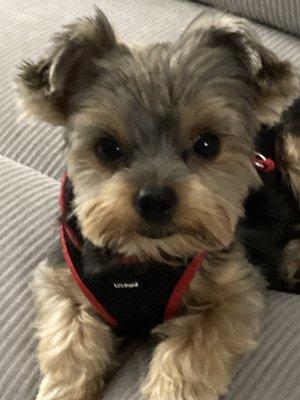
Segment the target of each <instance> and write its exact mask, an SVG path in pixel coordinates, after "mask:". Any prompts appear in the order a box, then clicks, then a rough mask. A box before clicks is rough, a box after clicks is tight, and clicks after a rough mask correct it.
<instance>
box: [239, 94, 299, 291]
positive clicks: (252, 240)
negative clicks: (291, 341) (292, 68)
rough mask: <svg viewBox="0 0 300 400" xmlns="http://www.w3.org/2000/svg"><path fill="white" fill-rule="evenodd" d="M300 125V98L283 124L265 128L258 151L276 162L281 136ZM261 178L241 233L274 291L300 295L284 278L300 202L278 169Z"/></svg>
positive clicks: (251, 258) (250, 256)
mask: <svg viewBox="0 0 300 400" xmlns="http://www.w3.org/2000/svg"><path fill="white" fill-rule="evenodd" d="M297 124H298V125H299V126H300V98H298V99H297V101H295V102H294V104H293V105H292V106H291V107H290V108H289V109H288V110H287V111H286V112H285V113H284V114H283V116H282V120H281V122H280V123H279V124H277V125H276V126H274V127H266V126H263V127H262V130H261V132H260V134H259V135H258V136H257V140H256V149H257V151H258V152H259V153H261V154H263V155H264V156H265V157H267V158H272V159H273V160H275V159H276V154H275V145H276V142H277V141H278V139H279V140H280V137H279V136H280V135H281V134H282V132H283V130H284V129H286V127H287V126H288V125H293V127H295V125H297ZM299 132H300V129H299ZM261 177H262V180H263V186H262V187H261V188H259V189H258V190H255V191H252V192H251V193H250V194H249V196H248V198H247V200H246V202H245V212H246V217H245V218H244V219H242V220H241V221H240V225H239V229H238V234H239V236H240V239H241V241H242V244H243V245H244V247H245V249H246V253H247V257H248V259H249V261H250V262H251V263H252V264H254V265H255V266H256V267H258V268H259V270H260V271H261V273H262V274H263V275H264V277H265V278H266V280H267V282H268V286H269V288H270V289H273V290H279V291H284V292H286V291H288V292H297V293H300V283H299V285H298V286H295V287H292V288H291V287H289V286H288V285H287V284H286V283H285V281H284V280H283V279H282V278H281V277H280V265H281V263H282V256H283V250H284V248H285V246H286V245H287V244H288V242H289V241H291V240H293V239H299V238H300V227H299V223H300V213H299V205H298V201H297V199H296V198H295V196H294V193H293V191H292V188H291V187H290V185H289V184H288V183H287V181H286V180H284V179H283V176H282V173H281V172H280V170H279V169H278V168H276V169H275V170H274V171H272V172H271V173H267V172H262V174H261ZM299 282H300V281H299Z"/></svg>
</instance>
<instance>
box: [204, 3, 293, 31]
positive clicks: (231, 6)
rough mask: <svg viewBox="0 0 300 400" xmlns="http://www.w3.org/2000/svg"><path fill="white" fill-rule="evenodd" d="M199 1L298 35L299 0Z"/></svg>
mask: <svg viewBox="0 0 300 400" xmlns="http://www.w3.org/2000/svg"><path fill="white" fill-rule="evenodd" d="M200 2H201V3H204V4H208V5H211V6H214V7H218V8H220V9H221V10H224V11H229V12H232V13H234V14H238V15H241V16H243V17H247V18H251V19H253V20H254V21H260V22H263V23H265V24H267V25H270V26H273V27H275V28H279V29H281V30H283V31H285V32H289V33H292V34H294V35H297V36H300V2H299V0H200Z"/></svg>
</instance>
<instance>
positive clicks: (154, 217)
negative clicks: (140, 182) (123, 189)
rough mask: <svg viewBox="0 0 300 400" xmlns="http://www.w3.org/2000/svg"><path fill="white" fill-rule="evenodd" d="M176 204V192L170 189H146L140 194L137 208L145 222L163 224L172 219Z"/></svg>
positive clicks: (153, 187)
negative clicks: (162, 222)
mask: <svg viewBox="0 0 300 400" xmlns="http://www.w3.org/2000/svg"><path fill="white" fill-rule="evenodd" d="M176 202H177V198H176V194H175V192H174V190H172V189H170V188H168V187H165V186H157V187H155V186H152V187H145V188H143V189H141V190H140V192H139V194H138V198H137V208H138V210H139V213H140V215H141V216H142V217H143V218H144V219H145V220H147V221H151V222H161V221H165V220H167V219H169V218H170V216H171V214H172V211H173V209H174V207H175V205H176Z"/></svg>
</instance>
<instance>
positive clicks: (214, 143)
mask: <svg viewBox="0 0 300 400" xmlns="http://www.w3.org/2000/svg"><path fill="white" fill-rule="evenodd" d="M193 149H194V151H195V152H196V153H197V154H198V156H199V157H203V158H213V157H216V156H217V155H218V154H219V152H220V139H219V137H218V136H217V135H215V134H214V133H204V134H202V135H200V136H199V137H198V139H197V141H196V142H195V143H194V145H193Z"/></svg>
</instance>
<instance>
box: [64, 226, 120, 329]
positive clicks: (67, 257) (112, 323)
mask: <svg viewBox="0 0 300 400" xmlns="http://www.w3.org/2000/svg"><path fill="white" fill-rule="evenodd" d="M60 241H61V246H62V251H63V255H64V258H65V260H66V263H67V266H68V268H69V269H70V271H71V274H72V276H73V278H74V280H75V281H76V283H77V284H78V286H79V287H80V289H81V291H82V293H83V294H84V295H85V297H86V298H87V299H88V301H89V302H90V303H91V304H92V305H93V307H94V308H95V310H96V311H97V312H98V314H99V315H100V316H101V317H102V318H103V319H104V321H105V322H106V323H107V324H108V325H110V326H111V327H116V326H117V325H118V323H117V321H115V320H114V319H113V317H112V316H111V315H110V314H108V312H107V311H106V310H105V308H104V307H103V306H102V305H101V304H100V303H99V302H98V300H97V299H96V298H95V297H94V295H93V294H92V292H90V290H89V289H88V288H87V287H86V286H85V284H84V283H83V281H82V280H81V279H80V277H79V275H78V274H77V271H76V269H75V267H74V264H73V261H72V259H71V257H70V254H69V252H68V248H67V244H66V239H65V235H64V226H63V225H61V226H60Z"/></svg>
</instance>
